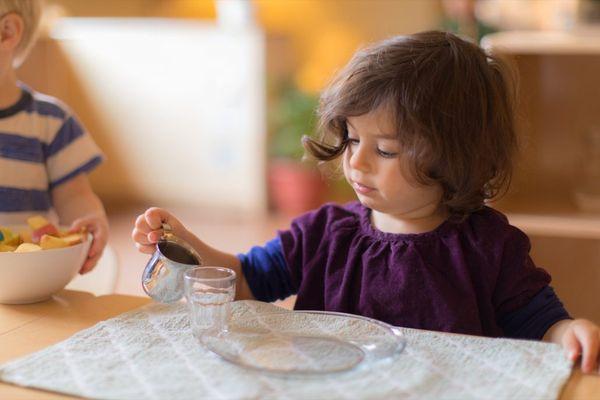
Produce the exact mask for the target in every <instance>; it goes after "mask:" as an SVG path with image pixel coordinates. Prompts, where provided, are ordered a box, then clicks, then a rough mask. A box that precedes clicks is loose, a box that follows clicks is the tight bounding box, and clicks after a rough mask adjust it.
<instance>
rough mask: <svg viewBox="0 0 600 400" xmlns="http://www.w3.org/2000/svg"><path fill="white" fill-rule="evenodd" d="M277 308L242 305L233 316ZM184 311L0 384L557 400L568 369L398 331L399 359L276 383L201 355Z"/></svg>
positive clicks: (507, 350)
mask: <svg viewBox="0 0 600 400" xmlns="http://www.w3.org/2000/svg"><path fill="white" fill-rule="evenodd" d="M275 310H278V311H280V310H281V309H280V308H276V307H275V306H273V305H270V304H266V303H260V302H255V301H240V302H235V303H233V318H235V317H236V316H242V315H245V316H247V315H251V313H256V314H261V313H269V312H273V311H275ZM186 311H187V309H186V308H185V305H184V304H177V305H171V306H167V305H161V304H149V305H147V306H144V307H141V308H139V309H137V310H133V311H130V312H128V313H125V314H122V315H120V316H118V317H115V318H112V319H110V320H107V321H104V322H100V323H98V324H96V325H95V326H93V327H91V328H89V329H86V330H84V331H81V332H79V333H77V334H75V335H73V336H72V337H70V338H69V339H67V340H65V341H63V342H60V343H58V344H56V345H53V346H50V347H48V348H46V349H43V350H41V351H38V352H36V353H33V354H31V355H29V356H26V357H23V358H20V359H17V360H15V361H12V362H9V363H6V364H4V365H2V366H0V380H2V381H5V382H9V383H13V384H17V385H21V386H28V387H34V388H39V389H44V390H50V391H56V392H62V393H67V394H72V395H76V396H82V397H89V398H96V399H141V398H144V399H160V400H162V399H359V398H364V399H390V398H403V399H404V398H415V399H444V398H446V399H517V398H518V399H556V398H557V397H558V395H559V393H560V390H561V388H562V386H563V384H564V383H565V382H566V380H567V379H568V377H569V374H570V371H571V363H570V362H569V361H567V360H566V359H565V357H563V354H562V350H561V349H560V347H559V346H557V345H553V344H547V343H540V342H532V341H519V340H507V339H488V338H481V337H474V336H463V335H450V334H444V333H436V332H429V331H419V330H414V329H403V332H404V334H405V335H406V338H407V342H408V343H407V346H406V348H405V350H404V351H403V352H402V353H401V354H400V356H398V357H396V358H395V359H392V360H388V361H385V362H380V363H377V364H376V365H374V366H373V368H370V369H369V370H367V371H365V370H364V369H363V370H360V369H359V370H351V371H349V372H345V373H339V374H335V375H323V376H317V377H311V378H283V377H277V376H273V375H267V374H264V373H260V372H255V371H252V370H248V369H243V368H241V367H237V366H235V365H233V364H230V363H228V362H226V361H224V360H222V359H220V358H219V357H218V356H217V355H215V354H213V353H212V352H210V351H208V350H205V349H204V348H203V347H201V346H200V345H199V344H198V342H197V341H196V339H195V338H194V337H193V336H192V335H191V333H190V328H189V322H188V318H187V312H186ZM290 312H291V311H290Z"/></svg>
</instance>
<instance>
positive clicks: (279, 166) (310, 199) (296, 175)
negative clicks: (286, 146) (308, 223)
mask: <svg viewBox="0 0 600 400" xmlns="http://www.w3.org/2000/svg"><path fill="white" fill-rule="evenodd" d="M269 187H270V194H271V201H272V204H273V206H274V207H275V209H276V210H277V211H279V212H281V213H282V214H285V215H291V216H295V215H299V214H302V213H304V212H306V211H309V210H312V209H315V208H317V207H319V206H320V205H321V204H322V203H323V201H324V199H325V191H326V185H325V182H324V179H323V177H322V176H321V173H320V172H319V170H318V169H317V168H316V167H315V166H314V165H309V164H305V163H301V162H299V161H294V160H284V159H277V160H272V161H271V162H270V165H269Z"/></svg>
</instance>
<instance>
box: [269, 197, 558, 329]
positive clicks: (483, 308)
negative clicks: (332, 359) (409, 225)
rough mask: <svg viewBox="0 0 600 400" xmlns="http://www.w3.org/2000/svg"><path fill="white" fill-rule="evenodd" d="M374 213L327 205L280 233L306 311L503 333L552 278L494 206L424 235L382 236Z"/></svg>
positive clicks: (300, 306)
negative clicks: (506, 321)
mask: <svg viewBox="0 0 600 400" xmlns="http://www.w3.org/2000/svg"><path fill="white" fill-rule="evenodd" d="M370 212H371V210H370V209H368V208H365V207H364V206H362V205H361V204H360V203H359V202H353V203H349V204H347V205H345V206H340V205H335V204H327V205H325V206H323V207H321V208H320V209H318V210H315V211H313V212H310V213H308V214H305V215H302V216H301V217H299V218H297V219H295V220H294V221H293V222H292V225H291V227H290V229H289V230H286V231H280V232H279V237H280V239H281V244H282V248H283V253H284V256H285V260H286V263H287V266H288V268H289V271H290V275H291V280H292V285H293V286H294V287H295V288H297V290H298V298H297V300H296V306H295V308H296V309H301V310H328V311H339V312H346V313H352V314H360V315H364V316H367V317H372V318H375V319H378V320H381V321H385V322H388V323H390V324H393V325H398V326H404V327H411V328H420V329H428V330H437V331H445V332H455V333H465V334H473V335H484V336H502V334H503V332H502V329H501V328H500V326H499V325H498V323H497V321H498V320H500V319H501V318H502V317H503V316H506V315H507V313H510V312H511V311H514V310H517V309H519V308H521V307H523V306H525V305H526V304H527V303H529V301H530V300H531V299H532V298H533V297H534V296H535V295H536V294H537V293H538V292H539V291H540V290H541V289H543V288H544V287H546V286H547V285H548V284H549V282H550V276H549V275H548V274H547V273H546V272H545V271H544V270H543V269H540V268H537V267H536V266H535V265H534V263H533V261H532V260H531V258H530V256H529V249H530V243H529V239H528V238H527V236H526V235H525V234H524V233H523V232H521V231H520V230H519V229H517V228H515V227H513V226H511V225H509V224H508V221H507V218H506V217H505V216H504V215H503V214H501V213H500V212H498V211H496V210H493V209H491V208H488V207H485V208H483V209H482V210H480V211H478V212H475V213H473V214H471V215H470V216H469V217H468V218H467V219H466V220H465V221H464V222H461V223H453V222H450V221H446V222H444V223H442V224H441V225H440V226H439V227H437V228H436V229H434V230H433V231H430V232H426V233H421V234H393V233H385V232H381V231H379V230H377V229H376V228H374V227H373V226H372V225H371V222H370Z"/></svg>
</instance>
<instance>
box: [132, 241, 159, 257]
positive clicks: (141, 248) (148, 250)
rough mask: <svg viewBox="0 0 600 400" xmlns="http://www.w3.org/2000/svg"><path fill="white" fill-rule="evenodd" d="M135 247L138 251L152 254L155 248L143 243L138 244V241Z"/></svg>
mask: <svg viewBox="0 0 600 400" xmlns="http://www.w3.org/2000/svg"><path fill="white" fill-rule="evenodd" d="M135 247H137V249H138V251H139V252H140V253H145V254H152V253H154V250H155V247H154V246H150V245H143V244H139V243H136V244H135Z"/></svg>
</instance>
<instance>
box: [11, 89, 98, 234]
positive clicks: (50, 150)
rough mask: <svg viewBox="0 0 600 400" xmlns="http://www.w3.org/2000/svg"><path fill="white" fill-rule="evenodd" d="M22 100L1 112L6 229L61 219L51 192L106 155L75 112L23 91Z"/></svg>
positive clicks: (92, 167) (27, 90) (38, 94)
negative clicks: (31, 220) (35, 219)
mask: <svg viewBox="0 0 600 400" xmlns="http://www.w3.org/2000/svg"><path fill="white" fill-rule="evenodd" d="M21 89H22V96H21V98H20V100H19V101H18V102H17V103H16V104H14V105H12V106H11V107H9V108H5V109H0V224H24V222H25V220H26V218H27V217H29V216H31V215H34V214H41V215H46V216H47V217H49V218H51V219H53V220H54V219H55V218H54V217H53V216H54V211H53V207H52V201H51V196H50V192H51V191H52V189H53V188H54V187H56V186H58V185H60V184H61V183H64V182H66V181H68V180H69V179H72V178H73V177H75V176H77V175H78V174H80V173H84V172H89V171H91V170H92V169H94V168H95V167H96V166H97V165H98V164H100V163H101V162H102V160H103V155H102V152H101V151H100V149H99V148H98V146H96V144H95V143H94V141H93V140H92V138H91V137H90V135H89V134H88V133H87V132H86V131H85V130H84V129H83V127H82V126H81V125H80V123H79V122H78V121H77V120H76V118H75V116H74V115H73V113H72V112H71V110H69V108H68V107H67V106H66V105H65V104H63V103H62V102H60V101H59V100H57V99H55V98H53V97H50V96H46V95H43V94H41V93H38V92H35V91H33V90H32V89H30V88H28V87H26V86H25V85H21Z"/></svg>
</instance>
